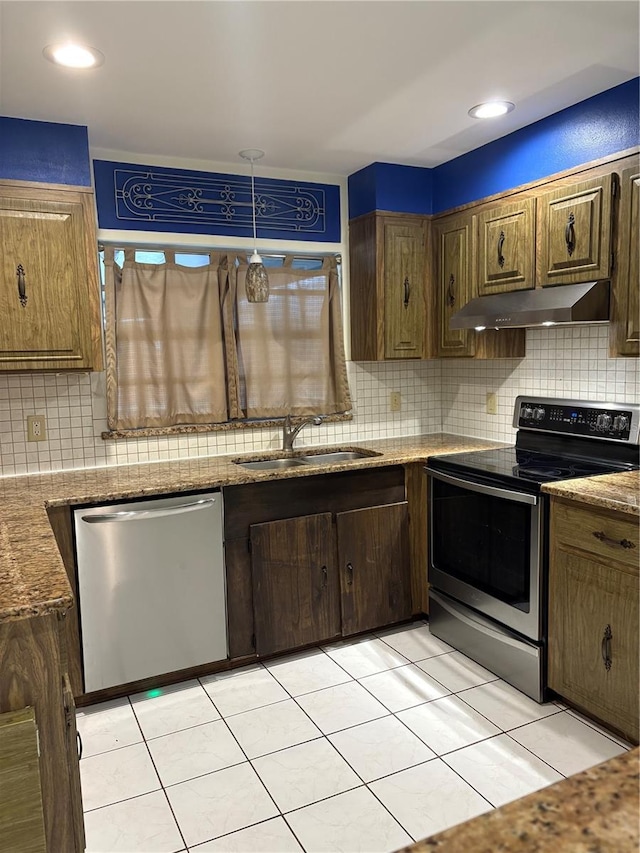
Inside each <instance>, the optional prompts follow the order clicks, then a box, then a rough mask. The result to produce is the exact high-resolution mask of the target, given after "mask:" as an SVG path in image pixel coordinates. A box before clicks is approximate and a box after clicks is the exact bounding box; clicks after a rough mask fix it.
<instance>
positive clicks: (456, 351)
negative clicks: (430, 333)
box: [436, 216, 475, 357]
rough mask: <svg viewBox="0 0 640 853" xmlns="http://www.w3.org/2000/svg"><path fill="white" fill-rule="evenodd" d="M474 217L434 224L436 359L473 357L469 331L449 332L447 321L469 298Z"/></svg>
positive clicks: (452, 330) (447, 219)
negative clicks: (436, 259)
mask: <svg viewBox="0 0 640 853" xmlns="http://www.w3.org/2000/svg"><path fill="white" fill-rule="evenodd" d="M472 223H473V217H471V216H456V217H453V218H450V217H447V218H445V219H442V220H440V221H439V222H437V223H436V239H437V253H438V292H437V299H438V356H440V357H443V356H453V357H459V356H465V355H468V356H472V355H473V354H474V344H475V337H474V334H473V332H472V331H470V330H468V329H450V328H449V321H450V320H451V317H452V316H453V315H454V314H456V313H457V312H458V311H459V310H460V309H461V308H462V307H463V306H464V305H466V304H467V302H468V301H469V299H470V298H471V276H470V270H471V234H472Z"/></svg>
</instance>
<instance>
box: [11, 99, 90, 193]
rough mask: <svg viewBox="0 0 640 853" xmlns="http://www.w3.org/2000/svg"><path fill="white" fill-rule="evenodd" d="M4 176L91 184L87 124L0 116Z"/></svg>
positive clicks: (84, 185)
mask: <svg viewBox="0 0 640 853" xmlns="http://www.w3.org/2000/svg"><path fill="white" fill-rule="evenodd" d="M0 178H4V179H6V180H13V181H40V182H42V183H51V184H69V185H71V186H80V187H90V186H91V167H90V159H89V138H88V134H87V128H86V127H83V126H82V125H75V124H55V123H54V122H49V121H31V120H30V119H23V118H9V117H5V116H0Z"/></svg>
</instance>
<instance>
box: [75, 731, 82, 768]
mask: <svg viewBox="0 0 640 853" xmlns="http://www.w3.org/2000/svg"><path fill="white" fill-rule="evenodd" d="M76 741H77V744H78V761H80V759H81V758H82V737H81V736H80V732H76Z"/></svg>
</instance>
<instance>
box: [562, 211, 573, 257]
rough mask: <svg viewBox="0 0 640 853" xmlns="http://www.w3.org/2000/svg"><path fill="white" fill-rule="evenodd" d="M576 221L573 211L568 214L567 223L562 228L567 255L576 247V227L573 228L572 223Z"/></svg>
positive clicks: (571, 253)
mask: <svg viewBox="0 0 640 853" xmlns="http://www.w3.org/2000/svg"><path fill="white" fill-rule="evenodd" d="M575 221H576V218H575V216H574V215H573V213H570V214H569V218H568V219H567V224H566V227H565V229H564V240H565V243H566V244H567V253H568V254H569V257H571V255H573V250H574V249H575V247H576V229H575V228H574V223H575Z"/></svg>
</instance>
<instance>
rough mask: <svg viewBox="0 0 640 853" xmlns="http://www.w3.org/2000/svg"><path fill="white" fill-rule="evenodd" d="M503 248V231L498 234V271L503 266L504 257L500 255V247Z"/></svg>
mask: <svg viewBox="0 0 640 853" xmlns="http://www.w3.org/2000/svg"><path fill="white" fill-rule="evenodd" d="M503 246H504V231H501V232H500V236H499V237H498V266H499V267H500V269H502V267H503V266H504V255H503V254H502V247H503Z"/></svg>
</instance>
